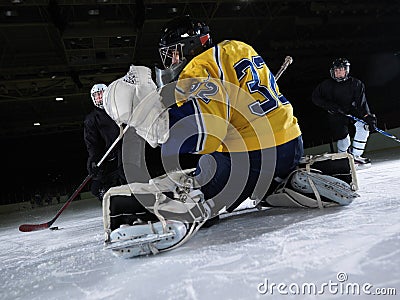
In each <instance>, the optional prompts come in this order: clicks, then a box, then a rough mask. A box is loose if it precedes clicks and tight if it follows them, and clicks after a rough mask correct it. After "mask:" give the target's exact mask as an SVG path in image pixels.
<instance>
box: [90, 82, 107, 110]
mask: <svg viewBox="0 0 400 300" xmlns="http://www.w3.org/2000/svg"><path fill="white" fill-rule="evenodd" d="M106 88H107V86H106V85H105V84H102V83H100V84H95V85H94V86H93V87H92V89H91V90H90V96H91V98H92V101H93V104H94V105H95V106H96V107H98V108H101V109H102V108H103V93H104V91H105V90H106Z"/></svg>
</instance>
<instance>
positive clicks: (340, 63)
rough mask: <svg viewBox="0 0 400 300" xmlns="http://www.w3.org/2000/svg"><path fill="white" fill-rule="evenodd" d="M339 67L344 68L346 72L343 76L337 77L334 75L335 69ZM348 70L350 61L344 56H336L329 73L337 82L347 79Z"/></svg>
mask: <svg viewBox="0 0 400 300" xmlns="http://www.w3.org/2000/svg"><path fill="white" fill-rule="evenodd" d="M340 68H344V69H345V71H346V73H345V75H344V77H340V78H339V77H336V75H335V69H340ZM349 72H350V62H349V61H348V60H347V59H346V58H336V59H335V60H334V61H333V62H332V66H331V69H330V73H331V77H332V78H333V79H334V80H336V81H337V82H340V81H345V80H347V79H348V76H349Z"/></svg>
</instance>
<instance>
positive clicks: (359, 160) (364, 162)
mask: <svg viewBox="0 0 400 300" xmlns="http://www.w3.org/2000/svg"><path fill="white" fill-rule="evenodd" d="M353 157H354V164H355V166H356V169H357V170H362V169H367V168H370V167H371V160H370V159H369V158H366V157H362V156H353Z"/></svg>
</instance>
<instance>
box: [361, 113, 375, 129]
mask: <svg viewBox="0 0 400 300" xmlns="http://www.w3.org/2000/svg"><path fill="white" fill-rule="evenodd" d="M364 121H365V123H367V124H368V130H369V132H374V131H375V128H376V116H375V115H374V114H368V115H366V116H364Z"/></svg>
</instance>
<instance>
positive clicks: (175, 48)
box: [159, 15, 212, 68]
mask: <svg viewBox="0 0 400 300" xmlns="http://www.w3.org/2000/svg"><path fill="white" fill-rule="evenodd" d="M211 46H212V41H211V37H210V29H209V27H208V26H207V25H206V24H205V23H204V22H201V21H199V20H195V19H192V18H191V17H190V16H188V15H186V16H183V17H178V18H175V19H173V20H171V21H170V22H168V23H167V24H166V25H165V27H164V29H163V30H162V33H161V39H160V49H159V51H160V56H161V60H162V62H163V64H164V67H166V68H168V67H170V66H171V65H172V64H173V63H174V62H173V60H172V58H173V57H174V53H177V54H179V60H180V61H182V60H183V59H184V58H186V59H188V60H190V59H191V58H193V57H194V56H196V55H198V54H200V53H201V52H203V51H204V50H206V49H208V48H210V47H211ZM169 60H171V63H170V61H169Z"/></svg>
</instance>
